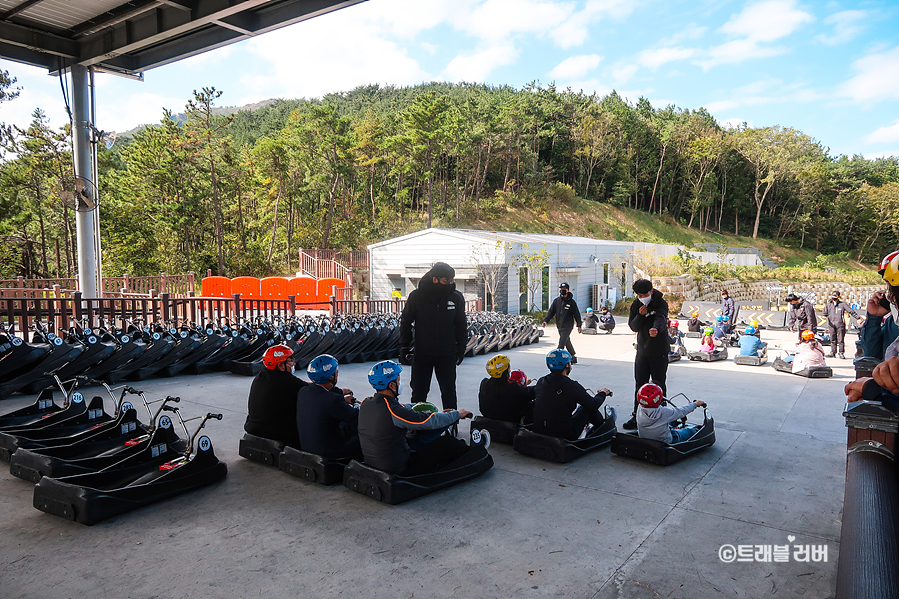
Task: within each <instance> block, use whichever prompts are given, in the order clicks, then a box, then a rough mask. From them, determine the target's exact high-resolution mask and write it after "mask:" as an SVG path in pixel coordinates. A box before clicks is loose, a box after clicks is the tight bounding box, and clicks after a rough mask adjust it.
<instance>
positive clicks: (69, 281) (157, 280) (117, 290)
mask: <svg viewBox="0 0 899 599" xmlns="http://www.w3.org/2000/svg"><path fill="white" fill-rule="evenodd" d="M32 290H39V291H42V292H45V293H44V294H43V295H40V296H35V295H34V294H33V293H31V291H32ZM76 291H78V279H74V278H57V279H26V278H24V277H17V278H15V279H0V298H7V297H9V298H23V297H28V298H31V297H46V296H49V295H54V296H56V297H59V296H60V295H72V294H73V293H75V292H76ZM196 291H197V288H196V275H195V274H194V273H193V272H189V273H187V274H183V275H167V274H165V273H161V274H159V275H158V276H152V277H133V276H130V275H123V276H121V277H103V281H102V286H101V289H100V292H101V294H102V296H103V297H135V296H144V297H151V296H152V295H159V294H162V293H168V294H169V295H174V296H189V295H191V294H193V293H196Z"/></svg>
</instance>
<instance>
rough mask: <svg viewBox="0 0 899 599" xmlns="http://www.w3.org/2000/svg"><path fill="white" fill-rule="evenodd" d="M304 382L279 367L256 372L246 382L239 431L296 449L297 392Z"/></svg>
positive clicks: (297, 441)
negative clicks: (247, 390)
mask: <svg viewBox="0 0 899 599" xmlns="http://www.w3.org/2000/svg"><path fill="white" fill-rule="evenodd" d="M308 384H309V383H307V382H306V381H303V380H300V379H298V378H297V377H295V376H293V374H291V373H290V372H285V371H283V370H268V369H266V370H263V371H262V372H260V373H259V374H257V375H256V378H255V379H253V384H251V385H250V398H249V400H248V401H247V412H248V413H247V422H246V424H244V425H243V430H245V431H246V432H248V433H250V434H251V435H256V436H257V437H264V438H266V439H274V440H275V441H280V442H282V443H285V444H287V445H289V446H291V447H296V448H299V447H300V437H299V434H298V433H297V392H298V391H299V390H300V389H302V388H303V387H305V386H306V385H308Z"/></svg>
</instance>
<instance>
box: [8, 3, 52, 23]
mask: <svg viewBox="0 0 899 599" xmlns="http://www.w3.org/2000/svg"><path fill="white" fill-rule="evenodd" d="M43 1H44V0H25V2H22V3H21V4H18V5H16V6H13V7H12V8H10V9H9V10H8V11H6V12H5V13H3V14H0V21H7V20H9V19H10V17H14V16H16V15H17V14H19V13H20V12H23V11H26V10H28V9H29V8H31V7H32V6H34V5H35V4H37V3H38V2H43Z"/></svg>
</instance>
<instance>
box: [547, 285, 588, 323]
mask: <svg viewBox="0 0 899 599" xmlns="http://www.w3.org/2000/svg"><path fill="white" fill-rule="evenodd" d="M553 316H555V317H556V328H557V329H559V330H560V331H570V330H571V329H573V328H574V324H575V323H577V326H581V312H580V310H578V307H577V302H576V301H574V296H572V295H571V293H570V292H569V293H568V295H566V296H565V297H562V296H561V295H560V296H559V297H557V298H556V299H554V300H553V303H552V305H551V306H550V307H549V310H548V311H547V312H546V316H544V317H543V322H549V321H550V320H551V319H552V317H553Z"/></svg>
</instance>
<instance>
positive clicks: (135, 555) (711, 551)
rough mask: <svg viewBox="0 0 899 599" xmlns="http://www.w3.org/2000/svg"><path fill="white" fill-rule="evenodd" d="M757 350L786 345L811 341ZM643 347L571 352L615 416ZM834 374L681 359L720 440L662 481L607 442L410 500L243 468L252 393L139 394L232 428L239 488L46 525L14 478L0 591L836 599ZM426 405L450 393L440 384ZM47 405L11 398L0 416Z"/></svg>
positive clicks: (226, 447)
mask: <svg viewBox="0 0 899 599" xmlns="http://www.w3.org/2000/svg"><path fill="white" fill-rule="evenodd" d="M556 338H557V337H556V335H555V330H554V329H552V328H549V329H547V335H546V337H544V339H543V341H542V342H541V343H540V344H537V345H532V346H527V347H523V348H519V349H514V350H511V351H509V352H508V354H509V355H510V357H511V358H512V366H513V368H522V369H523V370H525V372H527V374H528V376H530V377H531V378H537V377H538V376H542V375H543V374H545V373H546V368H545V365H544V356H545V354H546V352H547V351H549V349H551V348H553V347H555V342H554V340H555V339H556ZM762 338H763V340H766V341H774V342H775V343H777V342H790V341H792V340H793V339H794V338H795V334H794V333H785V332H781V333H777V332H772V333H768V332H765V331H763V334H762ZM632 339H633V336H632V335H631V334H630V331H628V330H627V326H626V324H624V323H621V324H619V326H618V328H617V329H616V331H615V333H614V334H613V335H597V336H585V335H577V334H575V336H574V339H573V341H574V344H575V347H576V348H577V355H578V359H579V364H577V365H576V366H575V368H574V372H573V374H572V377H573V378H575V379H577V380H579V381H580V382H582V383H583V384H584V385H585V386H586V387H589V388H593V389H597V388H599V387H609V388H611V389H612V390H613V391H614V392H615V395H614V396H613V397H612V398H610V399H609V400H608V403H609V404H611V405H613V406H615V407H616V409H617V411H618V414H619V421H620V422H621V421H623V420H624V419H626V418H627V417H628V415H629V413H630V410H631V408H632V403H633V387H634V383H633V355H634V354H633V349H632V346H631V343H632ZM854 340H855V337H854V336H852V337H851V341H853V342H854ZM687 341H688V347H691V348H692V347H694V346H698V340H696V339H689V340H687ZM492 355H493V354H488V355H486V356H478V357H475V358H471V359H466V360H465V362H464V363H463V364H462V366H460V368H459V371H458V388H459V398H460V401H459V405H460V407H463V408H467V409H470V410H473V411H475V412H477V388H478V384H479V382H480V380H481V379H482V378H483V377H484V376H486V372H485V370H484V365H485V364H486V362H487V360H488V359H490V357H492ZM772 359H773V357H772ZM828 362H829V364H830V365H832V366H833V367H834V372H835V376H834V378H832V379H815V380H810V379H804V378H800V377H796V376H792V375H789V374H783V373H777V372H775V371H774V370H773V369H772V368H771V367H770V362H769V365H766V366H763V367H757V368H753V367H743V366H736V365H735V364H734V363H733V362H732V360H728V361H726V362H715V363H704V362H689V361H687V360H686V359H684V360H681V361H680V362H677V363H675V364H672V365H671V366H670V368H669V378H668V380H669V383H668V388H669V392H670V394H671V395H673V394H675V393H678V392H683V393H685V394H686V395H687V396H688V397H689V398H690V399H703V400H705V401H707V402H708V403H709V408H710V410H711V413H712V415H713V416H714V417H715V420H716V430H717V438H718V441H717V443H716V445H715V446H713V447H712V448H710V449H708V450H706V451H704V452H702V453H700V454H698V455H696V456H693V457H691V458H688V459H686V460H685V461H682V462H680V463H677V464H674V465H672V466H669V467H667V468H662V467H657V466H652V465H649V464H644V463H642V462H637V461H633V460H628V459H625V458H620V457H618V456H615V455H613V454H612V453H611V452H610V451H609V450H608V449H607V448H606V449H602V450H600V451H599V452H596V453H594V454H591V455H588V456H586V457H584V458H581V459H579V460H577V461H575V462H572V463H570V464H554V463H548V462H542V461H538V460H535V459H532V458H528V457H525V456H522V455H520V454H517V453H515V452H514V451H512V449H511V448H510V447H508V446H502V445H498V444H494V445H493V446H492V447H491V449H490V451H491V453H492V454H493V456H494V459H495V461H496V466H495V467H494V469H493V470H491V471H490V472H488V473H487V474H486V475H484V476H482V477H480V478H478V479H476V480H474V481H471V482H468V483H464V484H462V485H459V486H456V487H453V488H451V489H448V490H445V491H442V492H439V493H436V494H433V495H430V496H427V497H424V498H421V499H418V500H415V501H412V502H409V503H406V504H403V505H400V506H386V505H382V504H379V503H376V502H374V501H372V500H370V499H368V498H366V497H363V496H361V495H358V494H356V493H352V492H350V491H348V490H346V489H344V488H343V487H342V486H339V485H338V486H334V487H323V486H320V485H316V484H311V483H307V482H305V481H302V480H299V479H296V478H293V477H290V476H288V475H286V474H283V473H281V472H280V471H278V470H276V469H272V468H268V467H265V466H262V465H260V464H256V463H252V462H248V461H246V460H244V459H242V458H240V457H239V456H238V455H237V445H238V440H239V439H240V437H241V435H242V427H243V421H244V419H245V417H246V397H247V393H248V390H249V386H250V382H251V379H249V378H244V377H238V376H234V375H230V374H212V375H203V376H199V377H195V376H181V377H177V378H174V379H161V380H151V381H145V382H141V383H140V384H139V387H140V388H142V389H143V390H145V391H147V392H148V394H149V395H150V396H151V397H157V396H163V395H166V394H174V395H180V396H181V397H182V404H181V408H182V411H183V413H184V414H185V416H188V415H199V414H202V413H205V412H206V411H220V412H223V413H224V414H225V419H224V420H223V421H222V422H210V423H209V425H208V426H207V429H206V433H207V434H208V435H209V437H210V438H211V439H212V441H213V444H214V446H215V451H216V453H217V455H218V456H219V457H220V458H221V459H223V460H224V461H226V462H227V463H228V466H229V474H228V477H227V478H226V479H225V481H223V482H221V483H219V484H216V485H214V486H212V487H208V488H206V489H203V490H201V491H198V492H194V493H191V494H188V495H184V496H182V497H180V498H176V499H173V500H169V501H166V502H163V503H160V504H157V505H154V506H151V507H148V508H144V509H141V510H138V511H135V512H132V513H130V514H125V515H122V516H119V517H116V518H112V519H110V520H108V521H105V522H102V523H100V524H97V525H95V526H92V527H85V526H82V525H79V524H74V523H71V522H67V521H64V520H62V519H60V518H56V517H54V516H50V515H48V514H44V513H42V512H39V511H37V510H36V509H34V508H33V507H32V506H31V498H32V491H31V490H32V485H31V484H29V483H26V482H25V481H22V480H19V479H16V478H14V477H12V476H10V475H9V474H8V472H5V471H4V472H2V473H0V522H2V526H0V596H2V597H3V598H30V597H35V598H38V597H40V598H43V599H54V598H72V597H92V598H93V597H96V598H105V597H109V598H125V597H134V598H138V597H139V598H151V597H153V598H159V599H175V598H182V597H204V598H205V597H208V598H229V599H230V598H249V597H266V598H280V597H297V596H306V597H356V596H359V597H371V598H380V597H385V598H388V597H389V598H398V597H402V598H407V597H420V598H430V597H450V596H452V597H466V598H469V597H470V598H481V597H484V598H487V597H515V598H518V597H547V596H559V597H566V598H577V597H585V598H590V597H598V598H604V599H605V598H612V597H622V598H628V599H632V598H642V597H647V598H649V597H666V598H668V597H670V598H677V597H680V598H684V599H702V598H706V597H708V598H712V597H716V598H717V597H722V596H733V597H753V598H755V597H763V596H769V595H775V594H776V595H777V596H786V597H815V598H823V597H832V596H833V593H834V588H835V576H836V561H837V557H838V551H839V534H840V519H841V510H842V503H843V484H844V472H845V440H846V432H845V428H844V425H843V418H842V417H841V415H840V414H841V411H842V407H843V402H844V396H843V393H842V386H843V385H844V384H845V383H846V382H848V381H849V380H851V379H852V378H854V372H853V370H852V364H851V361H850V360H839V359H837V360H828ZM369 367H370V365H366V364H352V365H345V366H341V367H340V384H341V385H342V386H349V387H351V388H352V389H353V390H354V391H356V394H357V395H359V396H362V395H363V394H365V393H367V392H368V390H369V387H368V384H367V382H366V378H365V375H366V374H367V371H368V368H369ZM407 380H408V379H407ZM407 388H408V386H407ZM432 389H433V391H432V395H433V398H434V399H437V398H438V397H439V394H434V393H435V392H436V390H437V386H436V381H435V382H434V385H433V387H432ZM32 400H33V398H25V397H21V398H15V399H12V400H6V401H4V402H2V403H0V411H4V412H5V411H7V410H8V409H13V408H16V407H20V406H22V405H25V404H27V403H30V401H32ZM699 418H700V416H699V413H698V412H697V413H694V415H693V416H692V417H691V420H692V421H699ZM468 422H470V421H465V423H464V424H463V426H462V427H460V429H461V430H460V435H461V434H463V433H464V434H467V432H468ZM620 422H619V423H620ZM4 470H5V468H4ZM790 538H792V540H789V539H790ZM722 545H732V546H734V547H738V546H740V545H744V546H748V545H753V546H756V545H758V546H762V548H764V547H766V546H771V547H774V546H784V545H789V546H790V553H789V556H788V558H789V559H788V560H787V561H784V562H774V561H773V558H772V561H756V559H755V556H753V559H752V560H751V561H747V562H736V561H735V562H734V563H724V562H722V560H721V559H719V548H720V547H721V546H722ZM796 545H801V546H804V545H813V546H826V547H827V561H826V562H824V561H818V562H811V561H809V562H805V561H798V560H797V559H795V556H794V555H793V546H796ZM759 557H760V558H764V557H765V555H764V549H760V554H759ZM800 557H802V556H801V555H800ZM818 557H819V558H820V555H819V556H818Z"/></svg>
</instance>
